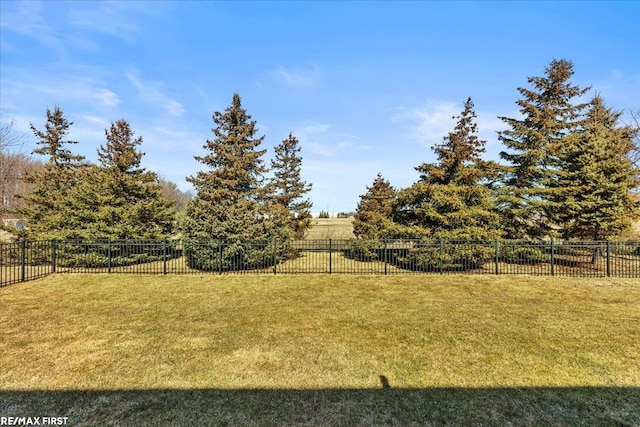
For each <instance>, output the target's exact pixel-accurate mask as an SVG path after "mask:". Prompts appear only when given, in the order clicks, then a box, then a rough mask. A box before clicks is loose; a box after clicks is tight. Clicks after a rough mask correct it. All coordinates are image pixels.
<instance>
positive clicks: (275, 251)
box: [273, 237, 278, 275]
mask: <svg viewBox="0 0 640 427" xmlns="http://www.w3.org/2000/svg"><path fill="white" fill-rule="evenodd" d="M277 252H278V240H277V238H276V237H274V238H273V274H274V275H275V274H276V268H277V264H276V262H277V259H276V253H277Z"/></svg>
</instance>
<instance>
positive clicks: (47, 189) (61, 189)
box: [19, 106, 87, 239]
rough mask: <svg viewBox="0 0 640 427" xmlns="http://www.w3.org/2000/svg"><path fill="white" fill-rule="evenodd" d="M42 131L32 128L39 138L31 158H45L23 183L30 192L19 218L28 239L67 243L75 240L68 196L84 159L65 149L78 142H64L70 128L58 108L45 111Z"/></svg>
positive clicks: (71, 207) (78, 177)
mask: <svg viewBox="0 0 640 427" xmlns="http://www.w3.org/2000/svg"><path fill="white" fill-rule="evenodd" d="M46 116H47V121H46V124H45V128H44V130H38V129H37V128H36V127H35V126H34V125H33V124H31V130H32V131H33V133H34V135H35V136H36V137H37V138H38V140H37V142H36V143H37V144H38V147H37V148H36V149H35V150H34V151H33V153H34V154H39V155H42V156H47V157H48V159H47V161H46V163H45V164H44V167H43V168H42V169H41V170H39V171H37V172H35V173H32V174H29V175H27V177H26V181H27V182H28V183H29V184H31V185H32V186H33V191H32V192H31V193H29V194H27V195H25V196H24V202H25V204H24V206H23V207H22V208H20V210H19V214H20V215H21V216H22V217H23V219H24V221H25V224H26V227H27V235H28V236H29V237H31V238H38V239H52V238H58V239H66V238H75V237H78V236H77V235H76V234H75V232H73V231H72V230H73V229H74V226H75V224H74V223H73V218H74V211H75V208H74V207H73V206H71V205H70V203H69V192H70V190H72V189H73V188H74V187H75V186H76V185H77V184H78V183H79V182H80V180H81V179H82V175H83V173H84V171H85V170H86V166H87V164H86V163H85V162H84V157H83V156H81V155H77V154H73V152H72V151H71V150H70V149H69V148H68V146H69V145H71V144H77V141H71V140H68V139H66V137H67V135H68V134H69V128H70V127H71V126H72V125H73V122H70V121H69V120H68V119H67V118H66V117H65V115H64V112H63V111H62V109H61V108H60V107H59V106H56V107H55V108H54V110H53V111H51V110H50V109H48V108H47V110H46Z"/></svg>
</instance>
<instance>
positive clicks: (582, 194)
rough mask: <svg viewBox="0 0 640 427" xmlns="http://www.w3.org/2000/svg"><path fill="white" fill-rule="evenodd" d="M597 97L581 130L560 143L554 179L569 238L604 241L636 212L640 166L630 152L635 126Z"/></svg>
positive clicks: (557, 204)
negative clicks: (635, 191)
mask: <svg viewBox="0 0 640 427" xmlns="http://www.w3.org/2000/svg"><path fill="white" fill-rule="evenodd" d="M620 116H621V113H620V112H615V111H613V110H612V109H610V108H607V107H606V106H605V104H604V101H603V99H602V98H601V97H600V96H598V95H597V96H595V97H594V98H593V100H592V101H591V103H590V106H589V110H588V112H587V114H586V118H585V120H584V122H583V125H582V127H581V128H580V130H578V131H577V132H575V133H574V134H572V135H571V136H570V137H569V138H567V141H566V142H567V143H566V144H564V145H563V146H562V147H561V150H560V153H559V159H560V161H561V166H562V169H561V172H560V174H559V179H558V180H556V181H555V182H553V183H552V184H551V187H552V188H553V190H555V191H552V192H551V194H552V195H553V196H554V197H552V198H551V201H552V202H554V203H555V204H554V208H555V211H554V216H555V217H556V218H558V220H559V224H560V226H561V232H562V235H563V237H565V238H578V239H593V240H604V239H608V238H610V237H614V236H617V235H619V234H620V233H621V232H623V231H624V230H626V229H628V228H629V227H630V225H631V223H632V221H633V219H634V218H635V217H636V216H637V209H638V207H639V204H638V200H637V199H636V198H635V197H634V196H633V195H632V193H631V191H632V190H633V189H634V188H636V187H637V186H638V185H639V182H638V169H637V167H636V166H634V164H633V162H632V160H631V158H630V155H631V153H632V152H633V150H634V142H633V137H634V133H635V130H634V129H633V128H631V127H630V126H620V124H619V118H620Z"/></svg>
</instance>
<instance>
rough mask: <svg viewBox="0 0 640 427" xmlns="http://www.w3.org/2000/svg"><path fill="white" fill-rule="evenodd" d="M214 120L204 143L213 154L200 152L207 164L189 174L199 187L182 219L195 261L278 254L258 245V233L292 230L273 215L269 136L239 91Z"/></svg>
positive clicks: (216, 264)
mask: <svg viewBox="0 0 640 427" xmlns="http://www.w3.org/2000/svg"><path fill="white" fill-rule="evenodd" d="M213 121H214V123H215V125H216V127H215V128H214V129H213V134H214V139H212V140H207V142H206V143H205V144H204V149H205V150H206V151H207V154H205V155H204V156H196V157H195V159H196V160H197V161H198V162H200V163H202V164H203V165H204V166H206V169H205V170H201V171H199V172H198V173H197V174H196V175H195V176H190V177H188V178H187V181H188V182H190V183H192V184H193V186H194V188H195V190H196V196H195V197H194V198H193V199H192V200H191V201H190V202H189V203H188V205H187V208H186V211H185V215H184V220H183V222H182V225H181V230H182V234H183V235H184V237H185V238H186V239H187V244H189V245H191V246H189V250H188V251H187V255H188V256H187V260H188V262H189V265H190V267H192V268H197V269H202V270H215V269H225V270H229V269H238V268H247V266H248V265H250V264H252V263H261V262H263V261H264V262H266V260H268V259H275V258H276V257H275V254H273V253H271V252H270V250H271V249H268V248H266V247H265V248H264V249H261V248H260V247H256V246H255V245H254V243H255V240H256V239H262V240H263V241H265V242H266V241H267V240H268V239H273V238H278V239H281V238H286V237H287V236H288V233H287V228H286V226H285V224H282V221H281V218H280V216H270V215H269V213H270V212H269V211H270V209H269V208H270V206H269V203H268V198H269V197H268V196H269V195H268V189H267V188H266V185H265V184H264V174H265V171H266V169H265V166H264V161H263V160H262V157H263V156H264V154H265V152H266V150H259V149H258V148H259V146H260V144H261V143H262V141H263V139H264V136H260V137H258V136H256V134H257V131H258V130H257V128H256V122H255V120H251V116H250V115H249V114H247V112H246V110H245V109H244V108H242V104H241V99H240V96H239V95H238V94H237V93H236V94H234V95H233V100H232V102H231V105H230V106H229V107H227V109H225V111H224V112H223V113H220V112H215V113H214V115H213ZM218 242H222V244H223V247H222V248H220V247H218V246H217V245H218ZM265 244H266V243H265ZM252 245H253V246H252Z"/></svg>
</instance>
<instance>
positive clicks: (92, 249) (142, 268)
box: [0, 239, 640, 286]
mask: <svg viewBox="0 0 640 427" xmlns="http://www.w3.org/2000/svg"><path fill="white" fill-rule="evenodd" d="M55 272H63V273H134V274H136V273H137V274H202V273H215V274H303V273H327V274H332V273H340V274H384V275H391V274H396V275H397V274H425V273H438V274H447V273H467V274H530V275H557V276H577V277H608V276H612V277H635V278H640V242H638V241H633V242H628V241H627V242H618V241H594V242H576V241H562V242H559V241H553V240H551V241H510V240H496V241H490V242H472V241H450V240H436V241H424V240H419V241H418V240H376V241H371V240H358V239H351V240H332V239H326V240H295V241H291V240H287V241H277V240H256V241H222V240H211V241H205V242H196V241H187V240H171V239H166V240H99V241H98V240H97V241H86V240H83V241H21V242H15V243H0V286H5V285H8V284H12V283H16V282H22V281H26V280H30V279H35V278H39V277H43V276H46V275H48V274H51V273H55Z"/></svg>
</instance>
